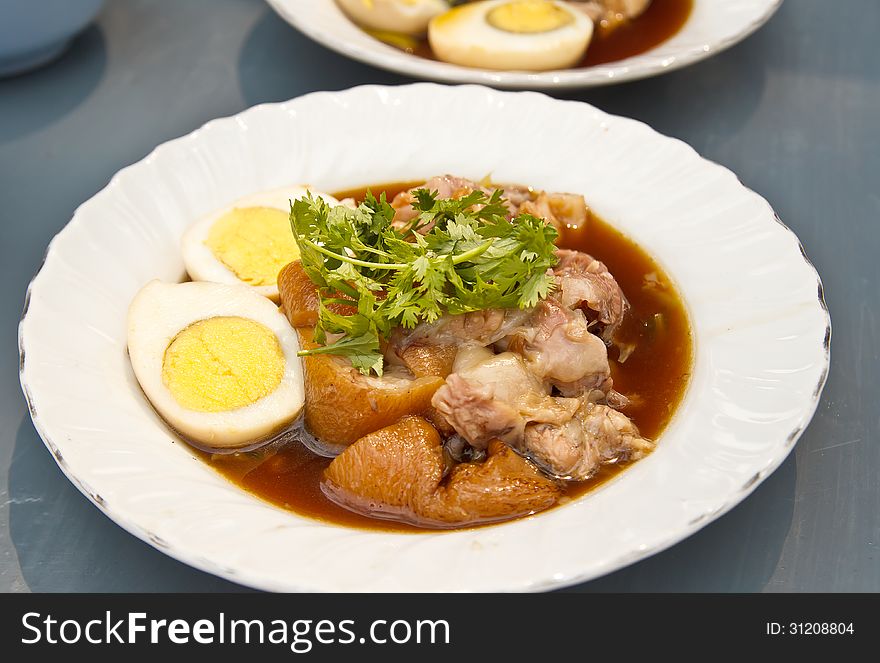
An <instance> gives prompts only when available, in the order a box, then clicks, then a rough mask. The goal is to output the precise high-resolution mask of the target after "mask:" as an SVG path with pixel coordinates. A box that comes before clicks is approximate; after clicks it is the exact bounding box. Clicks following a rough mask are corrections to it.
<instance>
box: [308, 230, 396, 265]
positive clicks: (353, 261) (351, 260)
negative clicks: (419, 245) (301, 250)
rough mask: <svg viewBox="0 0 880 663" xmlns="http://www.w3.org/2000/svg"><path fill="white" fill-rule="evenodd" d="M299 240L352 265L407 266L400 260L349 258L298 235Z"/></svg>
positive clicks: (326, 254)
mask: <svg viewBox="0 0 880 663" xmlns="http://www.w3.org/2000/svg"><path fill="white" fill-rule="evenodd" d="M299 241H300V242H302V243H303V244H305V245H306V246H308V247H310V248H313V249H315V251H318V252H319V253H323V254H324V255H325V256H329V257H330V258H336V260H339V261H341V262H348V263H351V264H352V265H357V266H358V267H366V268H367V269H406V268H407V267H409V265H407V264H406V263H401V262H367V261H366V260H358V259H357V258H350V257H349V256H345V255H340V254H338V253H334V252H333V251H331V250H330V249H325V248H324V247H323V246H319V245H318V244H315V243H314V242H313V241H311V240H309V239H306V238H305V237H302V236H300V238H299Z"/></svg>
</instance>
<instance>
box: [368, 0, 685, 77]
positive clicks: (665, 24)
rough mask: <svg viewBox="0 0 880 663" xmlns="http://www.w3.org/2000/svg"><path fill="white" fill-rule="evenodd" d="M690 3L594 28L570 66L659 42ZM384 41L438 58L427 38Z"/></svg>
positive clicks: (673, 2)
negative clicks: (409, 41)
mask: <svg viewBox="0 0 880 663" xmlns="http://www.w3.org/2000/svg"><path fill="white" fill-rule="evenodd" d="M693 7H694V0H653V2H652V3H651V4H650V5H649V6H648V9H646V10H645V13H644V14H642V15H641V16H639V17H638V18H636V19H634V20H632V21H629V22H628V23H626V24H624V25H622V26H620V27H618V28H616V29H614V30H612V31H611V32H609V33H608V34H602V32H601V30H598V29H597V30H596V31H595V32H594V33H593V39H592V41H591V42H590V46H589V48H587V52H586V54H585V56H584V58H583V60H581V61H580V62H579V63H578V64H576V65H575V66H574V67H572V69H581V68H584V67H592V66H594V65H598V64H606V63H608V62H616V61H618V60H623V59H625V58H629V57H632V56H634V55H639V54H641V53H645V52H646V51H649V50H651V49H652V48H654V47H655V46H659V45H660V44H662V43H663V42H664V41H666V40H667V39H669V38H670V37H672V36H673V35H674V34H676V33H677V32H678V31H679V30H681V28H682V27H683V26H684V24H685V23H687V20H688V18H689V17H690V15H691V10H692V9H693ZM377 38H378V37H377ZM383 41H385V40H383ZM387 43H389V44H390V45H391V46H394V47H396V48H399V49H400V50H402V51H405V52H407V53H411V54H413V55H417V56H419V57H423V58H427V59H429V60H437V59H438V58H437V57H436V56H435V55H434V52H433V51H432V50H431V46H430V45H429V44H428V41H427V39H420V40H419V41H418V42H417V43H416V45H415V46H404V45H403V43H397V42H393V41H390V40H389V41H387Z"/></svg>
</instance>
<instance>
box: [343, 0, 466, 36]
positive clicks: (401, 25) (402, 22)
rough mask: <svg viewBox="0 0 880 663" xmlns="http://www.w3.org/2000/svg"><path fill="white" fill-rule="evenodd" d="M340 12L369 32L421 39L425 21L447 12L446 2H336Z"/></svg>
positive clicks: (361, 0)
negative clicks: (340, 9)
mask: <svg viewBox="0 0 880 663" xmlns="http://www.w3.org/2000/svg"><path fill="white" fill-rule="evenodd" d="M337 2H338V3H339V6H340V7H342V10H343V11H344V12H345V13H346V14H348V15H349V17H351V19H352V20H353V21H354V22H355V23H357V24H359V25H361V26H362V27H365V28H369V29H371V30H381V31H388V32H398V33H401V34H406V35H415V36H418V35H424V34H425V30H427V29H428V21H430V20H431V19H432V18H434V17H435V16H437V15H438V14H442V13H443V12H445V11H446V10H447V9H449V3H448V2H447V1H446V0H337Z"/></svg>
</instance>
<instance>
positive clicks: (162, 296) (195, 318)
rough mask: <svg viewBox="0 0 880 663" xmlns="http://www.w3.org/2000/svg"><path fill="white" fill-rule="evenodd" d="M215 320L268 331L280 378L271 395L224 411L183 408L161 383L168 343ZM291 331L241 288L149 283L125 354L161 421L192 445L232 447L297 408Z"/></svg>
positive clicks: (274, 426)
mask: <svg viewBox="0 0 880 663" xmlns="http://www.w3.org/2000/svg"><path fill="white" fill-rule="evenodd" d="M217 316H238V317H242V318H247V319H249V320H253V321H255V322H258V323H260V324H262V325H264V326H266V327H267V328H269V329H270V330H271V331H272V332H273V333H274V334H275V336H276V338H277V339H278V342H279V344H280V345H281V349H282V351H283V354H284V362H285V367H284V375H283V377H282V379H281V383H280V384H279V385H278V387H277V388H276V389H275V390H274V391H273V392H272V393H270V394H268V395H266V396H264V397H263V398H261V399H260V400H258V401H257V402H255V403H252V404H251V405H248V406H245V407H240V408H236V409H233V410H228V411H224V412H200V411H196V410H190V409H187V408H185V407H183V406H182V405H181V404H180V403H178V402H177V400H176V399H175V398H174V396H172V394H171V392H170V391H169V390H168V388H167V387H166V386H165V384H164V383H163V381H162V363H163V359H164V356H165V351H166V349H167V348H168V346H169V344H170V343H171V341H172V340H173V339H174V338H175V336H177V334H178V333H180V332H181V331H182V330H184V329H185V328H186V327H188V326H190V325H191V324H194V323H196V322H199V321H201V320H205V319H208V318H213V317H217ZM299 347H300V346H299V338H298V336H297V334H296V331H295V330H294V329H293V328H292V327H291V326H290V324H289V323H288V321H287V318H285V317H284V316H283V315H282V314H281V313H280V312H279V311H278V307H277V306H275V305H274V304H273V303H272V302H271V301H269V300H268V299H266V298H265V297H263V296H261V295H259V294H257V293H256V292H254V290H253V289H252V288H250V287H249V286H245V285H223V284H218V283H208V282H190V283H163V282H161V281H151V282H150V283H148V284H147V285H146V286H144V287H143V288H142V289H141V291H140V292H139V293H138V294H137V295H136V296H135V298H134V300H133V301H132V303H131V306H130V307H129V311H128V353H129V357H130V359H131V365H132V368H133V369H134V373H135V376H136V377H137V380H138V382H139V383H140V385H141V388H142V389H143V392H144V394H145V395H146V396H147V398H148V399H149V401H150V403H152V404H153V407H154V408H155V410H156V411H157V412H158V413H159V415H160V416H161V417H162V418H163V419H165V421H166V422H167V423H168V424H169V425H170V426H171V427H172V428H173V429H174V430H176V431H177V432H178V433H180V434H181V435H182V436H183V437H184V438H186V439H187V440H189V441H191V442H193V443H195V444H196V445H197V446H202V447H207V448H213V449H231V448H236V447H243V446H248V445H250V444H251V443H255V442H258V441H262V440H267V439H270V438H272V437H274V436H275V435H276V434H278V433H279V431H283V429H284V428H286V427H287V426H288V425H289V424H291V423H292V422H293V420H294V419H295V418H296V417H297V416H298V415H299V413H300V412H301V411H302V408H303V404H304V402H305V401H304V399H305V396H304V388H303V373H302V362H301V359H300V358H299V357H298V356H297V352H298V351H299Z"/></svg>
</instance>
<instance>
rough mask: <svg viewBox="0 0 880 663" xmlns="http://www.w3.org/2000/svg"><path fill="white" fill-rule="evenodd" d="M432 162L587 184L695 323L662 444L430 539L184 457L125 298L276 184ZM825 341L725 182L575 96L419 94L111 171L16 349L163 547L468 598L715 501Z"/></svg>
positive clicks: (264, 576) (400, 93)
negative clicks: (483, 522) (565, 499)
mask: <svg viewBox="0 0 880 663" xmlns="http://www.w3.org/2000/svg"><path fill="white" fill-rule="evenodd" d="M364 127H369V130H366V131H365V130H364ZM425 127H430V128H431V132H430V135H426V132H425ZM534 127H541V128H542V129H541V130H540V131H535V130H534ZM511 136H515V137H516V140H511ZM444 172H452V173H456V174H460V175H463V176H466V177H471V178H475V179H476V178H480V177H482V176H484V175H486V174H487V173H491V174H492V175H493V176H494V177H495V178H496V179H497V180H498V181H515V182H526V183H529V184H532V185H534V186H537V187H541V188H547V189H554V190H562V191H574V192H581V193H583V194H584V195H585V196H586V197H587V200H588V201H589V202H590V204H591V205H592V206H593V207H594V208H595V209H596V210H597V211H598V213H599V214H600V215H601V216H603V217H604V218H606V219H608V220H610V221H611V222H613V223H615V224H616V225H617V226H618V227H619V228H620V229H621V230H622V231H624V232H625V233H627V234H628V235H630V236H631V237H633V238H634V239H635V240H637V241H638V242H639V243H640V244H641V245H642V246H643V247H644V248H646V249H647V250H648V251H650V253H651V254H653V255H654V256H655V257H656V258H657V259H658V260H659V262H660V263H661V264H662V265H663V266H664V268H665V269H666V270H668V273H669V274H670V275H671V277H672V278H673V279H674V280H675V281H676V282H677V284H678V286H679V287H680V290H681V293H682V295H683V297H684V299H685V301H686V303H687V306H688V309H689V312H690V316H691V319H692V323H693V329H694V333H695V344H696V345H695V364H694V373H693V377H692V381H691V384H690V387H689V389H688V391H687V394H686V396H685V398H684V401H683V403H682V404H681V406H680V409H679V411H678V413H677V414H676V415H675V417H674V418H673V420H672V422H671V424H670V426H669V427H668V429H667V430H666V432H665V433H664V434H663V435H662V437H661V438H660V440H659V446H658V448H657V450H656V451H655V452H654V453H652V454H651V455H650V456H649V457H647V458H646V459H644V460H642V461H640V462H638V463H636V464H635V465H634V466H633V467H631V468H629V469H627V470H626V471H625V472H623V473H622V474H620V475H618V477H617V478H615V479H614V480H613V481H611V482H610V483H608V484H606V485H603V486H602V487H600V488H599V489H598V490H596V491H594V492H592V493H589V494H587V495H585V496H584V497H582V498H580V499H578V500H576V501H575V502H574V503H572V504H569V505H566V506H564V507H560V508H557V509H553V510H551V511H549V512H547V513H544V514H540V515H537V516H534V517H531V518H526V519H522V520H518V521H513V522H510V523H507V524H502V525H497V526H492V527H487V528H482V529H476V530H464V531H451V532H437V533H427V534H393V533H383V532H375V531H362V530H355V529H348V528H345V527H341V526H335V525H329V524H323V523H321V522H318V521H315V520H310V519H308V518H304V517H300V516H298V515H296V514H294V513H290V512H287V511H283V510H281V509H279V508H276V507H274V506H270V505H269V504H267V503H264V502H262V501H260V500H259V499H257V498H256V497H253V496H251V495H249V494H248V493H246V492H243V491H241V490H240V489H238V488H236V487H235V486H234V485H232V484H231V483H228V482H227V481H226V480H225V479H223V478H221V477H220V476H219V475H218V474H215V473H214V471H213V470H212V469H210V468H209V467H208V466H207V465H205V464H204V463H202V462H201V461H199V460H197V459H195V458H194V457H193V455H192V454H191V453H190V451H189V449H188V447H187V446H186V445H185V444H182V443H180V442H179V441H177V440H175V438H174V436H173V435H172V434H171V433H170V432H169V430H168V428H166V426H164V425H163V423H162V422H161V421H160V420H159V419H158V418H157V416H156V415H155V414H154V412H153V410H152V409H151V408H150V406H149V404H148V403H147V401H146V400H145V399H144V397H143V395H142V394H141V392H140V390H139V389H138V386H137V383H136V381H135V379H134V376H133V374H132V371H131V368H130V366H129V362H128V358H127V356H126V352H125V329H126V326H125V318H126V310H127V308H128V305H129V302H130V301H131V299H132V297H133V296H134V294H135V293H136V292H137V291H138V289H139V288H141V286H143V285H144V284H145V283H146V282H147V281H149V280H150V279H153V278H160V279H165V280H170V281H174V280H177V279H180V278H182V277H183V274H184V270H183V264H182V262H181V259H180V250H179V242H180V237H181V234H182V233H183V231H184V229H185V228H186V227H187V226H188V225H189V224H190V223H191V222H192V221H193V220H194V219H197V218H199V217H200V216H201V215H203V214H205V213H207V212H208V211H210V210H213V209H216V208H217V207H220V206H223V205H227V204H229V203H230V202H231V201H233V200H235V199H237V198H240V197H241V196H243V195H245V194H248V193H253V192H255V191H260V190H266V189H274V188H277V187H279V186H282V185H287V184H292V183H302V182H309V183H311V184H312V185H314V186H315V187H318V188H320V189H323V190H326V191H333V190H338V189H346V188H351V187H355V186H358V185H364V184H369V183H379V182H393V181H402V180H412V179H417V178H420V177H428V176H430V175H433V174H436V173H444ZM829 336H830V326H829V319H828V314H827V310H826V308H825V306H824V302H823V300H822V289H821V283H820V282H819V279H818V276H817V274H816V272H815V271H814V269H813V267H812V266H811V265H810V264H809V262H808V261H807V259H806V257H805V256H804V254H803V251H802V249H801V246H800V244H799V243H798V240H797V238H796V237H795V236H794V234H792V232H791V231H789V230H788V229H787V228H786V227H785V226H783V225H782V224H781V223H780V222H779V221H778V220H777V218H776V216H775V215H774V213H773V210H772V209H771V208H770V206H769V205H768V204H767V202H766V201H765V200H764V199H762V198H761V197H759V196H758V195H757V194H755V193H753V192H752V191H749V190H748V189H746V188H745V187H743V186H742V184H740V182H739V181H738V180H737V178H736V177H735V176H734V175H733V173H731V172H730V171H728V170H726V169H724V168H722V167H721V166H718V165H716V164H713V163H710V162H708V161H705V160H704V159H702V158H700V157H699V155H697V154H696V153H695V152H694V151H693V150H692V149H691V148H690V147H688V146H687V145H685V144H684V143H682V142H680V141H677V140H673V139H670V138H666V137H664V136H661V135H659V134H657V133H656V132H654V131H653V130H652V129H650V128H649V127H647V126H646V125H644V124H641V123H639V122H635V121H633V120H629V119H624V118H620V117H615V116H611V115H607V114H605V113H603V112H601V111H599V110H597V109H595V108H593V107H591V106H588V105H586V104H581V103H576V102H565V101H556V100H553V99H550V98H548V97H545V96H543V95H540V94H537V93H531V92H524V93H510V92H497V91H494V90H490V89H488V88H483V87H475V86H464V87H453V88H450V87H443V86H437V85H432V84H417V85H411V86H405V87H374V86H368V87H359V88H355V89H352V90H348V91H344V92H338V93H327V92H319V93H316V94H310V95H308V96H305V97H301V98H298V99H294V100H292V101H289V102H286V103H282V104H272V105H264V106H256V107H254V108H251V109H250V110H247V111H245V112H243V113H241V114H239V115H236V116H235V117H231V118H225V119H221V120H215V121H213V122H209V123H208V124H206V125H205V126H204V127H202V128H201V129H199V130H198V131H195V132H193V133H192V134H190V135H188V136H185V137H183V138H179V139H177V140H173V141H171V142H169V143H166V144H164V145H161V146H160V147H158V148H157V149H156V150H155V151H153V153H152V154H150V155H149V156H148V157H146V158H145V159H144V160H143V161H140V162H139V163H137V164H135V165H133V166H130V167H129V168H126V169H124V170H122V171H121V172H119V173H118V174H117V175H116V176H115V177H113V179H112V180H111V181H110V184H109V185H108V186H107V187H106V188H105V189H104V190H103V191H101V192H99V193H98V194H97V195H95V196H94V197H93V198H92V199H90V200H89V201H87V202H86V203H84V204H83V205H82V206H81V207H80V208H79V209H78V210H77V211H76V213H75V215H74V217H73V219H72V220H71V222H70V223H69V224H68V225H67V227H66V228H64V230H62V231H61V232H60V233H59V234H58V236H57V237H55V239H54V240H53V241H52V243H51V244H50V246H49V249H48V252H47V255H46V261H45V264H44V265H43V267H42V269H41V270H40V272H39V274H38V275H37V276H36V277H35V279H34V281H33V283H32V284H31V287H30V290H29V292H28V305H26V307H25V315H24V317H23V319H22V322H21V326H20V337H19V341H20V346H21V382H22V387H23V389H24V391H25V395H26V397H27V399H28V402H29V404H30V409H31V415H32V417H33V419H34V423H35V425H36V427H37V430H38V431H39V433H40V435H41V437H42V438H43V440H44V441H45V443H46V445H47V447H48V448H49V450H50V451H51V453H52V455H53V456H54V457H55V459H56V460H57V461H58V464H59V465H60V466H61V468H62V470H63V471H64V472H65V474H66V475H67V476H68V478H70V480H71V481H72V482H73V483H74V484H75V485H76V486H77V487H78V488H79V489H80V490H81V491H82V492H83V493H84V494H85V495H86V496H87V497H88V498H89V499H91V500H92V501H93V502H94V503H95V504H97V505H98V507H99V508H100V509H102V510H103V511H104V512H105V513H106V514H107V515H108V516H109V517H110V518H112V519H113V520H115V521H116V522H117V523H119V524H120V525H121V526H122V527H124V528H125V529H127V530H128V531H130V532H131V533H132V534H134V535H135V536H138V537H140V538H141V539H143V540H144V541H147V542H149V543H150V544H152V545H153V546H155V547H156V548H158V549H160V550H162V551H163V552H165V553H167V554H169V555H171V556H173V557H176V558H177V559H180V560H182V561H184V562H186V563H188V564H191V565H193V566H196V567H198V568H200V569H203V570H206V571H209V572H211V573H215V574H217V575H220V576H223V577H226V578H229V579H230V580H234V581H237V582H240V583H244V584H247V585H252V586H254V587H260V588H264V589H271V590H353V591H379V590H394V591H408V590H414V591H425V590H441V591H448V590H477V591H479V590H543V589H549V588H552V587H559V586H563V585H568V584H571V583H575V582H579V581H582V580H586V579H589V578H593V577H595V576H598V575H600V574H603V573H606V572H608V571H612V570H614V569H617V568H620V567H622V566H625V565H627V564H630V563H632V562H634V561H636V560H638V559H641V558H643V557H646V556H648V555H650V554H652V553H655V552H657V551H659V550H662V549H663V548H666V547H667V546H670V545H672V544H673V543H675V542H676V541H679V540H680V539H682V538H684V537H686V536H688V535H689V534H691V533H693V532H694V531H696V530H697V529H699V528H701V527H703V526H704V525H706V524H707V523H708V522H710V521H711V520H713V519H715V518H717V517H718V516H720V515H721V514H722V513H724V512H725V511H727V510H728V509H730V508H731V507H732V506H734V505H735V504H736V503H738V502H739V501H740V500H742V499H743V498H744V497H745V496H746V495H748V494H749V493H750V492H751V491H752V490H753V489H754V488H755V486H757V485H758V484H759V483H760V482H761V481H762V480H763V479H764V478H765V477H766V476H767V475H768V474H769V473H770V472H772V471H773V470H774V469H776V467H777V466H778V465H779V464H780V463H781V462H782V460H783V459H784V458H785V457H786V456H787V455H788V453H789V452H790V451H791V449H792V447H793V446H794V443H795V441H796V440H797V438H798V436H799V435H800V433H801V431H802V430H803V429H804V427H805V426H806V425H807V422H808V421H809V420H810V417H811V416H812V414H813V412H814V410H815V408H816V404H817V401H818V398H819V394H820V392H821V390H822V386H823V383H824V380H825V375H826V372H827V369H828V359H829ZM450 569H454V572H450Z"/></svg>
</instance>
